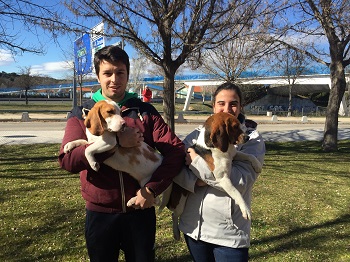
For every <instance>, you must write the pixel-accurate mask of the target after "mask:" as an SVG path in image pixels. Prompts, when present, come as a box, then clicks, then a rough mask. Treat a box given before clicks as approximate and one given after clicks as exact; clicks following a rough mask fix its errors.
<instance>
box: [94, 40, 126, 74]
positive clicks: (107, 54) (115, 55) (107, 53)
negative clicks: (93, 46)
mask: <svg viewBox="0 0 350 262" xmlns="http://www.w3.org/2000/svg"><path fill="white" fill-rule="evenodd" d="M102 60H106V61H108V62H110V63H114V62H122V63H123V64H124V65H125V66H126V71H127V73H128V77H129V73H130V61H129V56H128V54H127V53H126V52H125V51H124V50H123V49H121V48H120V47H118V46H114V45H109V46H105V47H103V48H101V49H100V50H98V51H97V52H96V53H95V57H94V66H95V71H96V75H97V76H98V74H99V73H100V64H101V62H102Z"/></svg>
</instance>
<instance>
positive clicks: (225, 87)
mask: <svg viewBox="0 0 350 262" xmlns="http://www.w3.org/2000/svg"><path fill="white" fill-rule="evenodd" d="M222 90H232V91H235V92H236V94H237V95H238V97H239V102H240V104H241V105H242V104H243V101H242V99H243V95H242V91H241V89H240V88H239V86H238V85H236V84H233V83H231V82H225V83H223V84H221V85H219V86H218V87H217V88H216V90H215V92H214V94H213V97H214V101H213V103H215V101H216V96H217V95H218V94H219V93H220V92H221V91H222Z"/></svg>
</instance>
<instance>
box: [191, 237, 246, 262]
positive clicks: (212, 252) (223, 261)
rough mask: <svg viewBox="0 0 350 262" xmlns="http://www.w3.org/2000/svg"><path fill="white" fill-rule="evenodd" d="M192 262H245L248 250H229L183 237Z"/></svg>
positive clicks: (229, 248) (228, 248)
mask: <svg viewBox="0 0 350 262" xmlns="http://www.w3.org/2000/svg"><path fill="white" fill-rule="evenodd" d="M185 240H186V244H187V247H188V249H189V251H190V253H191V256H192V258H193V261H194V262H215V261H216V262H246V261H248V248H231V247H224V246H218V245H214V244H210V243H206V242H203V241H197V240H194V239H193V238H191V237H189V236H187V235H185Z"/></svg>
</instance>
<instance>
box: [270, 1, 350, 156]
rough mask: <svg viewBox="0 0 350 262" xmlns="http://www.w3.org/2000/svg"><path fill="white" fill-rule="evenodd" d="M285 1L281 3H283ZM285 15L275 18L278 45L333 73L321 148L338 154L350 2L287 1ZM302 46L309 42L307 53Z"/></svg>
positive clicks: (348, 52) (349, 46) (349, 50)
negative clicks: (321, 65) (307, 58)
mask: <svg viewBox="0 0 350 262" xmlns="http://www.w3.org/2000/svg"><path fill="white" fill-rule="evenodd" d="M281 1H282V0H281ZM287 4H288V6H286V8H290V9H289V10H288V9H287V13H286V12H280V13H279V15H281V16H276V19H277V18H279V20H276V21H275V23H274V25H277V24H278V25H280V26H279V27H278V31H274V34H273V37H274V38H276V37H277V35H279V36H280V37H279V38H278V40H277V41H278V42H279V43H282V44H284V45H286V46H288V47H290V48H292V49H295V50H298V51H300V52H303V53H304V54H306V55H308V56H309V57H311V58H312V59H313V60H315V61H316V62H319V63H321V64H324V65H326V66H327V67H329V69H330V77H331V90H330V95H329V101H328V106H327V116H326V122H325V128H324V136H323V143H322V147H323V150H324V151H336V150H338V112H339V108H340V103H341V101H342V99H343V95H344V92H345V88H346V80H345V68H346V67H347V66H348V65H349V64H350V44H349V42H350V20H349V17H350V2H349V0H303V1H299V0H294V1H288V3H287ZM301 42H304V43H305V42H309V43H310V44H311V45H309V46H308V47H307V49H305V48H303V45H299V44H300V43H301Z"/></svg>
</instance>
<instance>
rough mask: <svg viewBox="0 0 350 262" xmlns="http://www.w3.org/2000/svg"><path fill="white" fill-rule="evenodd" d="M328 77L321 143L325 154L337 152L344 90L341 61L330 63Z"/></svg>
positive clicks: (344, 82) (343, 74) (343, 73)
mask: <svg viewBox="0 0 350 262" xmlns="http://www.w3.org/2000/svg"><path fill="white" fill-rule="evenodd" d="M330 75H331V90H330V93H329V100H328V106H327V115H326V122H325V128H324V134H323V143H322V148H323V150H324V151H326V152H333V151H337V150H338V112H339V107H340V103H341V100H342V98H343V95H344V92H345V88H346V81H345V72H344V67H343V64H342V62H341V61H336V62H332V63H331V66H330Z"/></svg>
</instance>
